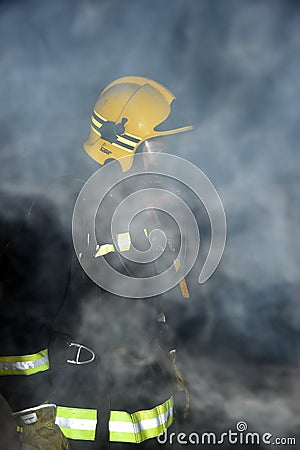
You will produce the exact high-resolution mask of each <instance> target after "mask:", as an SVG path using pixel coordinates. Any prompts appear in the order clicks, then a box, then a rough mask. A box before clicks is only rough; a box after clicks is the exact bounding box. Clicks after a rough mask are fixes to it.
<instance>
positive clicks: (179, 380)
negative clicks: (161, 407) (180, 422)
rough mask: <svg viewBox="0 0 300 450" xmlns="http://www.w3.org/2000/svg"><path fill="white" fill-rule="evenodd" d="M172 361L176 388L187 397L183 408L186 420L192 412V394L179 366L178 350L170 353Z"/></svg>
mask: <svg viewBox="0 0 300 450" xmlns="http://www.w3.org/2000/svg"><path fill="white" fill-rule="evenodd" d="M169 355H170V358H171V361H172V365H173V369H174V373H175V377H176V386H177V389H178V391H181V392H184V395H185V405H184V408H183V418H184V419H186V418H187V416H188V414H189V410H190V393H189V390H188V387H187V385H186V382H185V378H184V375H183V373H182V371H181V370H180V368H179V367H178V365H177V352H176V350H171V351H170V352H169Z"/></svg>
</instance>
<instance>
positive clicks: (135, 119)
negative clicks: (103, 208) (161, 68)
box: [83, 77, 192, 172]
mask: <svg viewBox="0 0 300 450" xmlns="http://www.w3.org/2000/svg"><path fill="white" fill-rule="evenodd" d="M174 99H175V96H174V95H173V94H172V92H170V91H169V90H168V89H167V88H165V87H164V86H162V85H161V84H159V83H157V82H155V81H153V80H149V79H148V78H144V77H122V78H119V79H117V80H115V81H113V82H112V83H110V84H109V85H108V86H107V87H106V88H105V89H104V91H102V92H101V94H100V97H99V98H98V100H97V103H96V105H95V108H94V111H93V114H92V123H91V131H90V136H89V139H88V140H87V141H86V142H85V143H84V144H83V146H84V149H85V151H86V152H87V153H88V154H89V155H90V156H91V157H92V158H93V159H94V160H95V161H97V162H98V163H100V164H104V162H105V160H106V159H110V158H113V159H119V158H122V157H123V156H130V157H129V158H125V159H123V160H121V161H120V164H121V166H122V170H123V172H125V171H127V170H128V169H130V167H131V165H132V161H133V156H134V153H135V151H136V149H137V148H138V146H139V145H140V144H141V143H143V142H144V141H146V140H147V139H150V138H153V137H157V136H164V135H167V134H174V133H180V132H182V131H187V130H190V129H191V128H192V127H191V126H186V127H181V128H175V129H172V130H166V131H155V128H156V127H157V126H158V125H159V124H161V123H162V122H163V121H164V120H166V118H167V117H168V116H169V115H170V112H171V106H170V105H171V103H172V101H173V100H174Z"/></svg>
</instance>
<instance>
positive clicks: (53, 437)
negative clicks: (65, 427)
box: [13, 404, 71, 450]
mask: <svg viewBox="0 0 300 450" xmlns="http://www.w3.org/2000/svg"><path fill="white" fill-rule="evenodd" d="M13 415H14V417H15V419H16V422H17V425H18V427H20V428H21V429H22V438H21V440H22V450H71V446H70V444H69V441H68V440H67V438H66V437H65V436H64V435H63V433H62V432H61V430H60V428H59V426H58V425H56V424H55V415H56V407H55V405H47V404H45V405H41V406H39V407H37V408H31V409H26V410H24V411H19V412H17V413H14V414H13Z"/></svg>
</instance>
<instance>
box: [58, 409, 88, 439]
mask: <svg viewBox="0 0 300 450" xmlns="http://www.w3.org/2000/svg"><path fill="white" fill-rule="evenodd" d="M55 423H56V425H58V426H59V427H60V429H61V431H62V432H63V434H64V435H65V436H66V437H67V438H68V439H81V440H84V441H94V440H95V436H96V427H97V410H96V409H82V408H68V407H65V406H58V407H57V410H56V419H55Z"/></svg>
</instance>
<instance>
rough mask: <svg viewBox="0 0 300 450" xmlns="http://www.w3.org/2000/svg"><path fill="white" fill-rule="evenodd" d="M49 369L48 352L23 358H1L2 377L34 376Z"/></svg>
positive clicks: (0, 370)
mask: <svg viewBox="0 0 300 450" xmlns="http://www.w3.org/2000/svg"><path fill="white" fill-rule="evenodd" d="M47 369H49V358H48V350H47V349H45V350H41V351H40V352H38V353H34V354H31V355H21V356H1V357H0V375H32V374H34V373H37V372H43V371H44V370H47Z"/></svg>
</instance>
